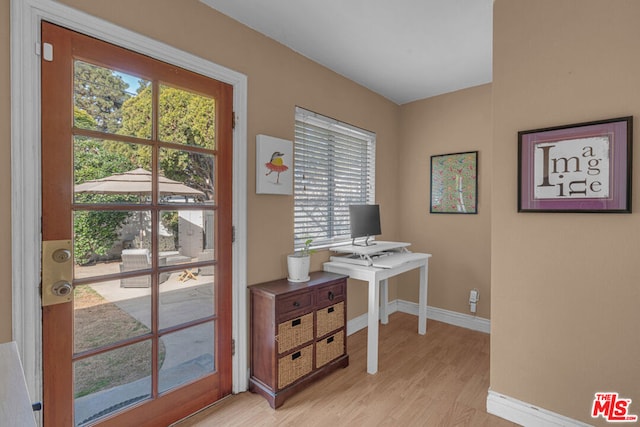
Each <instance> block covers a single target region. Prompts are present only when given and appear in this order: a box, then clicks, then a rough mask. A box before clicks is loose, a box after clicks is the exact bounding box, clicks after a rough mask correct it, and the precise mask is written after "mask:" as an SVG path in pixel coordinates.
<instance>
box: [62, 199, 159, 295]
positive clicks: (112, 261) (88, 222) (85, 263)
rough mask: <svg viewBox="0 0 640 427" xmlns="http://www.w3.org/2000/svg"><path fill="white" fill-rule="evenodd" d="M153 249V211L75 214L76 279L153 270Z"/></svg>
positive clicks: (74, 256)
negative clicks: (151, 250) (151, 249)
mask: <svg viewBox="0 0 640 427" xmlns="http://www.w3.org/2000/svg"><path fill="white" fill-rule="evenodd" d="M150 248H151V212H150V211H81V210H78V211H75V212H74V213H73V258H74V262H75V266H74V277H75V278H77V279H80V278H87V277H96V276H103V275H107V274H115V273H123V272H129V271H137V270H145V269H149V268H151V252H150ZM123 280H125V279H123ZM123 287H126V286H123Z"/></svg>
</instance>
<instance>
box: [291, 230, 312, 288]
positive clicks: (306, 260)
mask: <svg viewBox="0 0 640 427" xmlns="http://www.w3.org/2000/svg"><path fill="white" fill-rule="evenodd" d="M311 242H313V239H307V240H306V241H305V242H304V246H303V247H302V248H301V249H300V250H299V251H297V252H295V253H293V254H290V255H287V270H288V272H289V277H288V279H289V281H290V282H306V281H308V280H309V265H310V261H311V254H312V253H313V251H312V250H311V249H310V247H311Z"/></svg>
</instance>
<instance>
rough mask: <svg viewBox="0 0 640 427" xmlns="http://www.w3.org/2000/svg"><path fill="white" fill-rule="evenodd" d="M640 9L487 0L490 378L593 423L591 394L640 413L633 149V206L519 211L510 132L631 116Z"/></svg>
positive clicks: (586, 2)
mask: <svg viewBox="0 0 640 427" xmlns="http://www.w3.org/2000/svg"><path fill="white" fill-rule="evenodd" d="M639 16H640V2H637V1H635V0H626V1H625V0H616V1H613V2H612V1H606V0H537V1H529V0H497V1H496V2H495V5H494V51H493V55H494V69H493V77H494V81H493V100H494V113H493V114H494V146H493V180H492V185H493V189H492V194H493V198H492V255H491V263H492V272H491V274H492V289H491V291H492V301H491V307H492V313H491V323H492V324H491V327H492V334H491V388H492V389H493V390H494V391H496V392H498V393H503V394H506V395H509V396H511V397H514V398H517V399H520V400H523V401H525V402H528V403H531V404H534V405H536V406H539V407H542V408H546V409H548V410H551V411H554V412H557V413H560V414H563V415H565V416H568V417H571V418H574V419H578V420H581V421H584V422H587V423H589V424H591V423H593V422H594V420H592V419H591V418H590V408H591V404H592V401H593V398H594V393H595V392H597V391H617V392H619V393H620V395H621V396H622V397H626V398H630V399H633V402H634V403H633V404H632V406H631V408H632V410H633V411H635V412H634V413H636V414H638V413H640V329H639V325H640V310H638V307H637V304H638V303H639V302H640V269H638V260H639V259H640V213H638V203H640V200H639V199H638V197H637V196H636V195H637V194H638V189H639V188H640V174H639V173H638V169H639V167H638V155H639V154H640V151H639V150H637V149H636V150H635V153H634V156H633V163H634V168H635V169H636V171H635V173H634V178H633V188H634V191H633V193H634V197H633V205H634V206H635V212H634V213H633V214H630V215H629V214H608V215H607V214H559V213H517V212H516V195H517V188H516V182H517V166H516V154H517V132H518V131H519V130H527V129H536V128H541V127H548V126H554V125H563V124H570V123H578V122H584V121H591V120H598V119H606V118H613V117H620V116H627V115H633V116H635V119H636V125H637V124H638V123H637V121H638V117H639V116H640V97H639V96H638V94H640V79H639V78H638V76H640V56H639V55H637V51H638V40H640V26H639V25H638V23H637V20H638V17H639ZM636 129H638V126H636ZM633 138H634V139H635V141H636V147H637V142H638V140H639V138H638V132H637V130H636V131H634V135H633ZM600 420H601V419H600ZM600 424H601V425H605V424H606V423H604V422H602V421H600Z"/></svg>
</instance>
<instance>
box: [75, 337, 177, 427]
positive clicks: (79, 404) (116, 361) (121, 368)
mask: <svg viewBox="0 0 640 427" xmlns="http://www.w3.org/2000/svg"><path fill="white" fill-rule="evenodd" d="M159 351H160V353H161V355H162V356H163V357H164V353H165V349H164V345H161V347H160V349H159ZM152 354H153V353H152V349H151V340H147V341H143V342H140V343H137V344H132V345H129V346H126V347H122V348H119V349H116V350H112V351H108V352H106V353H102V354H99V355H96V356H91V357H88V358H85V359H82V360H78V361H75V362H74V363H73V374H74V375H73V377H74V393H73V394H74V398H75V425H77V426H81V425H88V424H90V423H92V422H93V421H95V420H96V419H98V418H101V417H104V416H106V415H109V414H111V413H113V412H116V411H119V410H121V409H123V408H126V407H128V406H131V405H135V404H136V403H138V402H140V401H141V400H144V399H148V398H150V397H151V356H152Z"/></svg>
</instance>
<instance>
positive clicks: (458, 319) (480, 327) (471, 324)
mask: <svg viewBox="0 0 640 427" xmlns="http://www.w3.org/2000/svg"><path fill="white" fill-rule="evenodd" d="M396 311H399V312H401V313H407V314H413V315H414V316H417V315H418V304H417V303H415V302H409V301H403V300H394V301H391V302H389V303H388V304H387V313H389V314H392V313H395V312H396ZM427 318H428V319H432V320H437V321H439V322H444V323H448V324H450V325H454V326H460V327H462V328H467V329H472V330H474V331H479V332H484V333H486V334H488V333H490V332H491V321H490V320H489V319H485V318H482V317H477V316H471V315H469V314H463V313H458V312H455V311H450V310H445V309H442V308H437V307H430V306H427ZM366 327H367V313H364V314H362V315H360V316H358V317H356V318H354V319H351V320H349V321H348V322H347V335H351V334H353V333H355V332H358V331H359V330H361V329H364V328H366Z"/></svg>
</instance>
